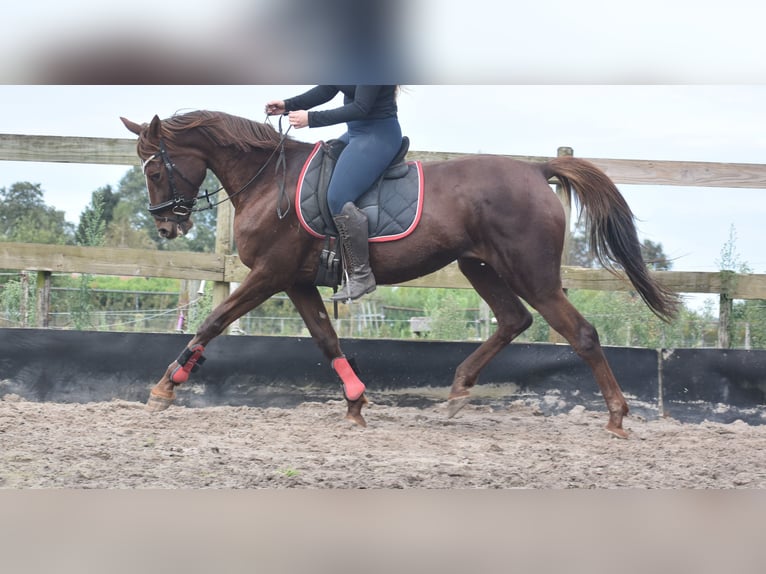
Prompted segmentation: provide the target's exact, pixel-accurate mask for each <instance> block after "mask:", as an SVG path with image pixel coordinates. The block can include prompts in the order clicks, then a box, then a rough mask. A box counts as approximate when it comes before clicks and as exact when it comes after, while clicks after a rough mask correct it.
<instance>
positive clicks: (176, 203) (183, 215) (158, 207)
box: [141, 139, 220, 224]
mask: <svg viewBox="0 0 766 574" xmlns="http://www.w3.org/2000/svg"><path fill="white" fill-rule="evenodd" d="M156 158H157V154H156V153H155V154H152V155H151V156H149V158H148V159H147V160H146V161H144V162H143V163H142V164H141V169H142V171H143V172H144V173H146V166H147V164H148V163H149V162H150V161H152V160H154V159H156ZM159 158H160V160H161V161H162V163H163V165H164V166H165V170H166V171H167V173H168V182H169V183H170V191H171V192H172V193H173V198H172V199H169V200H167V201H163V202H162V203H157V204H155V205H152V204H151V203H149V213H150V214H151V215H152V217H154V219H156V220H157V221H162V222H165V221H169V222H172V223H176V224H178V223H184V222H186V221H188V220H189V218H190V217H191V214H192V213H193V212H194V211H197V210H195V209H194V206H195V205H196V204H197V199H199V196H198V195H197V194H195V197H193V198H191V199H189V198H187V197H186V196H184V195H183V194H182V193H181V192H179V191H178V187H177V186H176V178H175V176H176V174H178V177H179V178H181V179H182V180H183V181H184V182H186V183H187V184H188V185H189V186H190V187H191V188H192V189H193V188H194V187H196V186H195V185H194V184H193V183H192V182H191V181H189V178H187V177H186V176H185V175H184V174H183V173H181V171H180V170H179V169H178V168H177V167H176V164H174V163H173V161H172V160H171V159H170V155H169V154H168V151H167V148H166V147H165V141H164V140H162V139H161V140H160V151H159ZM146 185H147V188H148V187H149V182H148V181H147V183H146ZM218 191H220V189H219V190H218ZM216 193H218V192H216ZM207 195H208V194H207V192H205V196H207ZM203 197H204V196H203ZM168 209H170V210H171V212H172V213H173V215H175V216H176V217H168V216H161V215H159V213H160V212H163V211H167V210H168Z"/></svg>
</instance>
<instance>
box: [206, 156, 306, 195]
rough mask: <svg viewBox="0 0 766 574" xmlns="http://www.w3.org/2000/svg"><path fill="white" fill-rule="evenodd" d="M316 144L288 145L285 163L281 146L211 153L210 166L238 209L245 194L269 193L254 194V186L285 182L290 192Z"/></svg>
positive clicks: (263, 188)
mask: <svg viewBox="0 0 766 574" xmlns="http://www.w3.org/2000/svg"><path fill="white" fill-rule="evenodd" d="M313 145H314V144H306V145H305V146H295V145H292V146H285V150H284V165H282V163H281V162H282V159H281V157H280V150H279V149H276V150H272V149H260V150H253V151H251V152H248V153H245V154H242V153H241V152H240V153H237V152H233V151H230V150H225V151H224V152H223V153H218V154H211V155H210V156H209V167H210V170H211V171H212V172H213V173H214V174H215V176H216V177H217V178H218V180H219V181H220V182H221V185H222V186H223V188H224V190H225V191H226V193H227V194H228V196H229V198H230V199H231V202H232V204H233V206H234V208H235V209H236V208H237V206H238V205H239V204H240V203H241V202H242V200H244V199H245V198H246V197H249V196H251V195H259V196H264V195H268V194H252V191H253V190H255V189H260V190H265V189H269V188H277V187H281V185H282V184H283V183H284V185H285V186H286V191H287V192H288V193H290V190H292V189H293V188H294V187H295V185H296V183H297V178H298V174H300V171H301V169H302V167H303V164H304V163H305V162H306V160H307V159H308V156H309V154H310V153H311V150H312V149H313ZM283 170H284V171H283ZM283 174H284V175H283ZM291 195H292V194H291ZM272 199H274V200H276V199H275V198H272Z"/></svg>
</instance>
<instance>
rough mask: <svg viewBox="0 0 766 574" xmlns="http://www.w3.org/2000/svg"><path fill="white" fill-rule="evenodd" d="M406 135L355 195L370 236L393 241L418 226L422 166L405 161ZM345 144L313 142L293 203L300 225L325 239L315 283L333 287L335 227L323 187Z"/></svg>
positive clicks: (336, 280)
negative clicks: (387, 161) (372, 180)
mask: <svg viewBox="0 0 766 574" xmlns="http://www.w3.org/2000/svg"><path fill="white" fill-rule="evenodd" d="M409 143H410V142H409V138H407V137H404V138H402V145H401V147H400V148H399V151H398V152H397V154H396V156H394V159H393V160H392V161H391V164H390V165H389V167H388V168H386V170H385V171H384V172H383V174H382V175H381V176H380V177H379V178H378V180H377V181H376V182H375V183H374V184H373V185H372V186H371V187H370V189H369V190H367V191H366V192H365V193H364V194H363V195H362V196H361V197H360V198H359V199H358V200H357V201H356V206H357V207H358V208H359V209H361V210H362V211H363V212H364V213H365V215H366V216H367V222H368V225H369V237H370V242H384V241H395V240H397V239H401V238H403V237H406V236H407V235H409V234H410V233H412V231H413V230H414V229H415V227H416V226H417V224H418V222H419V220H420V214H421V212H422V207H423V170H422V166H421V163H420V162H418V161H409V162H408V161H405V156H406V155H407V151H408V150H409ZM344 147H345V144H344V143H343V142H342V141H340V140H328V141H327V142H318V143H317V144H316V146H314V149H313V150H312V152H311V154H310V155H309V158H308V159H307V160H306V163H305V164H304V166H303V169H302V170H301V174H300V177H299V179H298V185H297V189H296V199H295V206H296V212H297V214H298V219H299V221H300V223H301V225H302V226H303V228H304V229H305V230H306V231H307V232H308V233H310V234H311V235H313V236H314V237H317V238H320V239H324V240H325V246H324V249H323V250H322V254H321V256H320V269H319V272H318V274H317V278H316V281H315V284H316V285H323V286H329V287H336V286H338V285H339V284H340V282H341V273H342V268H341V265H342V263H341V257H340V250H339V249H338V246H337V241H338V231H337V230H336V229H335V223H334V222H333V219H332V214H331V213H330V208H329V206H328V204H327V188H328V185H329V183H330V178H331V176H332V172H333V170H334V169H335V164H336V162H337V161H338V157H340V154H341V152H342V151H343V148H344Z"/></svg>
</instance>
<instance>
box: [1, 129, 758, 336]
mask: <svg viewBox="0 0 766 574" xmlns="http://www.w3.org/2000/svg"><path fill="white" fill-rule="evenodd" d="M571 154H572V150H571V148H565V147H562V148H559V149H558V155H571ZM461 155H466V154H458V153H445V152H428V151H410V153H409V154H408V159H419V160H422V161H431V160H443V159H450V158H454V157H458V156H461ZM508 157H514V158H515V159H522V160H527V161H546V160H548V159H550V158H548V157H539V156H508ZM587 159H588V160H589V161H591V162H592V163H594V164H595V165H596V166H598V167H599V168H601V169H602V170H604V171H605V172H606V174H607V175H609V177H610V178H611V179H612V180H613V181H614V182H615V183H616V184H618V185H619V184H634V185H635V184H637V185H673V186H697V187H730V188H756V189H766V164H745V163H711V162H678V161H653V160H623V159H598V158H587ZM0 160H4V161H34V162H60V163H91V164H110V165H130V166H135V165H137V164H138V158H137V156H136V143H135V140H133V139H116V138H83V137H64V136H30V135H16V134H0ZM565 207H566V208H567V210H568V209H569V206H567V205H565ZM218 209H219V212H218V229H217V239H216V241H217V246H216V252H215V253H190V252H177V251H152V250H138V249H111V248H97V247H72V246H59V245H56V246H53V245H41V244H18V243H4V244H3V243H0V269H19V270H33V271H37V272H38V284H39V286H40V287H41V290H40V291H41V292H42V293H45V290H46V284H49V280H50V279H49V278H50V273H52V272H67V273H69V272H72V273H92V274H102V275H128V276H138V277H169V278H178V279H205V280H210V281H214V282H215V285H216V288H215V292H214V302H218V301H221V300H222V299H223V298H224V297H225V296H226V295H227V294H228V292H229V284H230V283H231V282H237V281H241V280H242V278H243V277H244V275H245V274H246V272H247V269H246V268H245V267H244V266H243V265H242V264H241V263H240V261H239V259H238V258H237V256H236V255H232V233H231V222H232V212H231V205H230V204H229V203H228V202H226V203H223V204H221V205H220V206H219V208H218ZM562 275H563V282H564V286H565V287H567V288H571V289H593V290H601V291H621V290H628V289H630V286H629V285H628V284H627V283H626V282H625V281H623V280H621V279H620V278H617V277H615V276H614V275H612V274H610V273H609V272H607V271H606V270H602V269H584V268H578V267H570V266H564V267H562ZM655 275H657V276H658V279H659V280H660V281H662V282H663V283H665V284H666V285H667V286H668V287H670V288H672V289H674V290H676V291H678V292H680V293H712V294H718V295H719V298H720V324H719V346H722V347H728V346H729V321H728V317H729V315H730V312H731V306H732V301H733V300H734V299H766V275H763V274H747V275H743V274H735V273H729V272H713V273H709V272H680V271H658V272H655ZM403 285H404V286H412V287H446V288H468V287H470V285H469V284H468V282H467V281H466V280H465V278H464V277H463V276H462V274H461V273H460V272H459V271H458V269H457V266H456V265H455V264H452V265H449V266H447V267H446V268H444V269H442V270H440V271H438V272H436V273H433V274H431V275H428V276H425V277H421V278H419V279H416V280H413V281H409V282H407V283H404V284H403ZM41 304H43V303H40V302H38V305H41Z"/></svg>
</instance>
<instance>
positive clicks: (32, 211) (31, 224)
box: [0, 182, 74, 245]
mask: <svg viewBox="0 0 766 574" xmlns="http://www.w3.org/2000/svg"><path fill="white" fill-rule="evenodd" d="M73 235H74V226H73V225H72V224H71V223H69V222H67V221H66V219H65V217H64V212H63V211H59V210H56V209H54V208H53V207H50V206H48V205H46V204H45V202H44V201H43V190H42V189H41V187H40V184H39V183H36V184H32V183H29V182H18V183H14V184H13V185H11V186H10V187H9V188H4V187H3V188H0V240H2V241H8V242H18V243H48V244H54V245H63V244H70V243H72V240H73Z"/></svg>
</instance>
